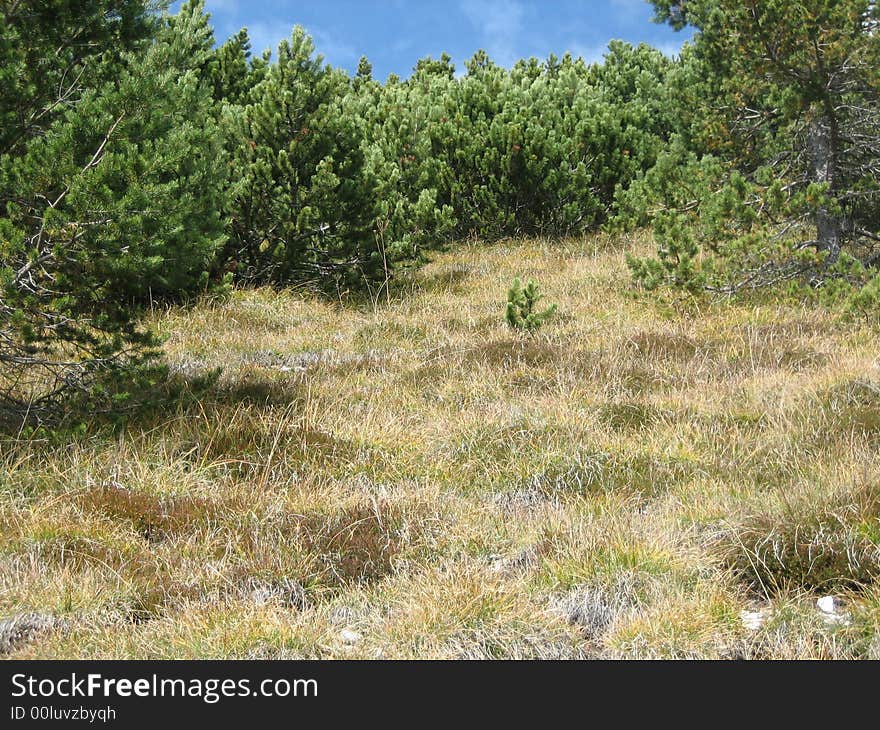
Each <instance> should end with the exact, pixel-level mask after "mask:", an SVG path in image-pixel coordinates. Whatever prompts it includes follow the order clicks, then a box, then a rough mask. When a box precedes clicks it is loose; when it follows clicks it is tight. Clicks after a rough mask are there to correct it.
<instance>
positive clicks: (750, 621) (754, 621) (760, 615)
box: [739, 611, 768, 631]
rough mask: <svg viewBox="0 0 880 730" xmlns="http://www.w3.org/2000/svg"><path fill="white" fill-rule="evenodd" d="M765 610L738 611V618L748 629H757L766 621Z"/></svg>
mask: <svg viewBox="0 0 880 730" xmlns="http://www.w3.org/2000/svg"><path fill="white" fill-rule="evenodd" d="M767 615H768V614H767V611H743V612H742V613H740V615H739V616H740V619H741V620H742V622H743V626H745V627H746V628H747V629H749V630H750V631H757V630H758V629H760V628H761V627H762V626H763V625H764V624H765V623H767Z"/></svg>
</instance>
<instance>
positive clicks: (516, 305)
mask: <svg viewBox="0 0 880 730" xmlns="http://www.w3.org/2000/svg"><path fill="white" fill-rule="evenodd" d="M543 298H544V295H543V294H541V293H540V291H539V290H538V285H537V284H536V283H535V282H534V281H532V280H529V282H528V283H527V284H526V285H525V286H523V285H522V281H521V280H520V279H514V280H513V286H511V287H510V289H509V290H508V292H507V313H506V317H507V324H508V325H509V326H510V327H513V328H514V329H519V330H526V331H528V332H532V331H534V330H536V329H538V328H539V327H541V325H543V324H544V322H546V321H547V320H548V319H549V318H550V317H552V316H553V315H554V314H555V313H556V305H555V304H553V305H551V306H550V307H548V308H547V309H545V310H544V311H543V312H539V311H538V310H537V308H536V307H537V305H538V302H540V301H541V300H542V299H543Z"/></svg>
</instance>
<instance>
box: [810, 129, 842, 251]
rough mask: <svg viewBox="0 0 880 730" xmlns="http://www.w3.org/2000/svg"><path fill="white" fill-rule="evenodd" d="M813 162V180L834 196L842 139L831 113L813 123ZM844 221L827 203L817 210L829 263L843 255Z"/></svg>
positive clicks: (821, 244)
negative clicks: (841, 252)
mask: <svg viewBox="0 0 880 730" xmlns="http://www.w3.org/2000/svg"><path fill="white" fill-rule="evenodd" d="M809 146H810V150H809V152H810V162H811V165H812V178H813V182H816V183H825V184H827V185H828V195H829V196H831V197H832V198H833V197H834V191H835V190H836V188H837V153H838V146H839V140H838V135H837V125H836V120H834V119H833V117H830V116H829V115H827V114H826V115H817V116H816V117H814V118H813V120H812V121H811V122H810V132H809ZM842 234H843V221H842V219H841V217H840V216H839V215H837V214H835V213H832V212H831V211H830V210H829V209H828V207H827V206H822V207H820V208H819V210H818V211H817V212H816V241H817V243H818V247H819V249H820V250H822V251H826V252H827V253H828V263H829V264H833V263H834V262H835V261H837V258H838V256H840V247H841V239H842Z"/></svg>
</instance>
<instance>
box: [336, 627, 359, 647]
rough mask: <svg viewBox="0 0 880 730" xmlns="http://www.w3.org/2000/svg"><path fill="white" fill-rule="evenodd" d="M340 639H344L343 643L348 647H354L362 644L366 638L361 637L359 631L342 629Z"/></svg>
mask: <svg viewBox="0 0 880 730" xmlns="http://www.w3.org/2000/svg"><path fill="white" fill-rule="evenodd" d="M339 638H340V639H342V643H343V644H346V645H348V646H353V645H354V644H357V643H359V642H360V640H361V639H363V638H364V637H363V636H361V635H360V634H359V633H358V632H357V631H352V630H351V629H342V631H340V632H339Z"/></svg>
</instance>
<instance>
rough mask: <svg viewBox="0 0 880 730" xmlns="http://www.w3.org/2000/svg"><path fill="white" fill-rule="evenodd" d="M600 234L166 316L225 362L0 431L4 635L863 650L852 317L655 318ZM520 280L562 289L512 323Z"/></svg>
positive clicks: (871, 527) (26, 650)
mask: <svg viewBox="0 0 880 730" xmlns="http://www.w3.org/2000/svg"><path fill="white" fill-rule="evenodd" d="M624 245H633V246H636V247H637V248H638V247H640V246H643V244H642V243H640V242H638V241H636V242H632V241H628V242H620V241H614V240H610V239H604V238H599V239H592V240H588V241H586V242H572V243H570V244H568V245H562V244H555V245H553V246H550V245H546V244H543V243H541V242H528V243H522V244H519V243H517V244H507V245H498V246H495V247H492V248H488V249H486V248H463V249H459V250H458V251H456V252H455V253H453V254H450V255H445V256H442V257H440V258H439V259H438V260H437V261H435V262H434V263H433V264H432V265H430V266H429V267H427V268H426V269H425V270H424V271H422V272H421V273H420V274H419V275H418V276H417V278H416V279H414V280H413V282H412V283H411V286H410V287H409V289H410V290H409V291H408V292H406V293H405V294H404V293H399V294H397V295H395V297H394V300H393V302H392V303H391V304H390V305H387V304H383V305H381V306H379V307H378V308H376V309H375V310H374V309H372V308H369V307H368V308H362V309H355V308H351V307H348V308H345V307H341V306H338V305H336V306H335V305H332V304H328V303H323V302H318V301H314V300H310V299H303V298H300V297H298V296H296V295H294V294H278V293H272V292H269V291H257V292H240V293H238V294H236V295H235V297H234V298H233V300H232V301H231V302H229V303H227V304H216V303H215V304H205V305H202V306H199V307H196V308H195V309H194V310H190V311H185V312H184V311H173V312H170V313H168V314H167V315H165V316H163V317H161V318H159V326H160V328H161V329H162V330H163V331H165V332H166V333H168V334H169V335H170V338H169V341H168V344H167V353H168V357H169V360H170V362H171V363H173V365H174V367H175V369H176V370H178V371H179V372H181V373H183V374H185V375H193V374H197V373H199V372H201V371H203V370H205V369H207V368H211V367H217V366H222V367H223V368H224V374H223V376H222V378H221V380H220V382H219V384H218V385H217V386H216V387H215V388H214V389H213V390H212V391H211V392H210V393H209V395H208V396H206V397H205V398H204V399H203V400H202V401H201V402H200V403H197V404H189V405H179V406H177V405H173V404H172V405H169V408H168V409H167V411H166V412H164V413H163V414H161V415H160V416H158V417H153V418H151V419H150V420H148V421H146V422H142V423H139V424H138V425H136V426H133V427H131V428H130V429H129V430H128V431H127V432H126V433H125V434H124V435H122V436H120V437H119V438H116V439H114V438H106V437H95V438H94V439H91V440H87V441H84V442H82V443H81V444H78V445H74V446H66V447H65V448H63V449H56V450H51V449H46V448H39V447H38V446H37V445H34V444H28V443H11V442H8V441H7V442H4V443H0V447H2V448H3V455H2V457H0V616H4V615H5V616H14V615H19V616H20V615H22V614H29V615H28V616H25V617H24V618H21V619H19V624H18V626H19V630H18V631H17V633H16V632H14V631H13V632H10V630H9V628H8V627H7V629H6V632H5V635H4V636H3V637H0V651H3V650H5V651H7V652H8V655H9V656H13V657H40V658H56V657H82V658H87V657H100V658H104V657H168V658H187V657H367V658H372V657H376V656H381V657H387V658H396V657H449V658H453V657H592V656H623V657H685V656H695V657H731V656H746V657H767V656H773V657H846V656H873V657H875V658H877V657H880V639H878V638H876V637H877V636H878V632H880V590H878V588H877V587H873V586H872V585H871V584H870V582H871V580H872V579H873V578H874V577H875V576H878V575H880V550H878V543H880V520H878V515H880V487H878V475H880V467H878V466H877V465H876V455H877V445H878V440H880V395H878V385H877V383H878V382H880V379H878V372H877V356H878V349H877V345H878V338H877V335H876V333H874V332H871V331H870V330H868V329H864V328H859V327H856V326H854V325H842V324H841V323H839V322H838V321H836V320H835V318H834V317H833V316H831V315H829V314H827V313H824V312H822V311H820V310H817V309H805V308H798V307H795V306H782V305H763V306H759V305H751V306H748V307H745V306H730V305H726V306H721V305H716V306H711V307H708V306H707V307H706V308H705V309H704V310H703V311H701V312H699V313H693V312H692V313H691V314H687V315H686V314H676V313H674V312H672V311H667V310H666V309H664V308H663V307H661V306H659V305H657V304H654V303H652V302H651V301H649V300H645V299H639V298H636V297H633V296H632V295H629V294H627V280H628V276H627V273H626V271H625V267H624V266H623V265H622V254H621V247H622V246H624ZM515 275H526V276H534V277H536V278H537V279H538V280H539V281H540V282H541V284H542V286H543V289H544V290H545V292H546V293H547V295H548V301H555V302H558V304H559V309H560V314H559V315H558V316H557V317H556V318H555V319H554V321H553V322H552V323H550V324H549V325H547V326H546V327H545V328H544V329H543V330H541V332H540V333H539V334H538V335H536V336H533V337H528V336H525V337H521V336H517V335H516V334H514V333H512V332H511V331H509V330H508V329H507V328H506V327H505V326H504V325H503V299H504V296H505V292H506V287H507V286H508V285H509V283H510V281H511V280H512V278H513V277H514V276H515ZM830 592H833V593H836V594H838V595H841V596H843V597H844V598H845V599H846V601H847V603H846V606H845V609H846V611H847V612H848V615H849V619H850V620H849V623H845V624H840V625H828V624H827V623H826V622H825V621H823V620H822V617H821V616H820V615H819V613H818V612H817V611H816V609H815V597H816V596H817V595H821V594H823V593H830ZM746 609H751V610H756V611H761V612H762V615H763V616H769V619H768V620H767V621H766V623H765V624H764V625H763V627H762V628H761V629H759V630H750V629H748V628H746V627H745V626H744V624H743V621H742V619H741V612H742V611H743V610H746ZM769 609H772V612H771V610H769ZM32 628H33V630H31V629H32ZM37 629H39V630H37ZM13 634H14V635H13ZM4 642H5V645H4Z"/></svg>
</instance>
